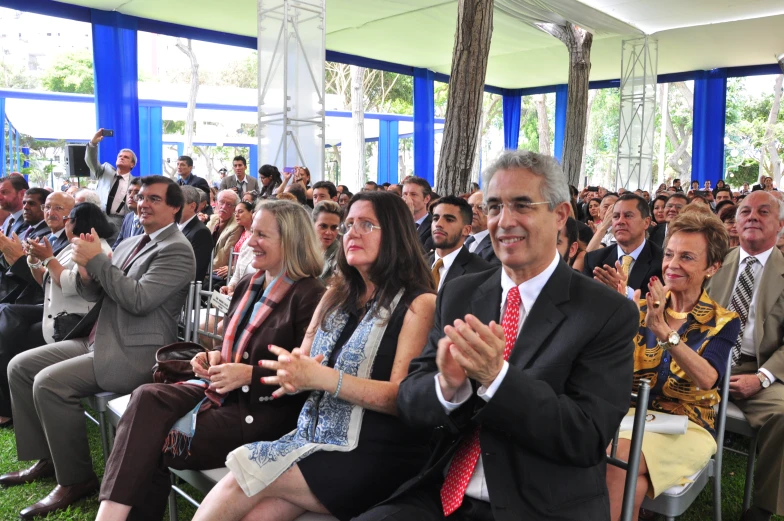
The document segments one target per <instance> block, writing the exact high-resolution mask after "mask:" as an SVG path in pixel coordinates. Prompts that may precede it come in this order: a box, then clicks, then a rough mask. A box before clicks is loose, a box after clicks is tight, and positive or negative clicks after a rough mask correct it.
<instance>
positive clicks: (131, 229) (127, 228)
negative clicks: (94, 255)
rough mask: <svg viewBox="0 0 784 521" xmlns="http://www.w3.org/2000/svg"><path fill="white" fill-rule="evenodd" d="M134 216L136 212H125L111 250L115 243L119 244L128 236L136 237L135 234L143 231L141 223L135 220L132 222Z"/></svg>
mask: <svg viewBox="0 0 784 521" xmlns="http://www.w3.org/2000/svg"><path fill="white" fill-rule="evenodd" d="M134 217H136V214H135V213H133V212H128V213H126V214H125V217H124V218H123V222H122V225H121V226H120V233H119V234H118V235H117V239H115V241H114V244H112V250H114V249H115V248H117V245H118V244H120V243H121V242H122V241H123V239H127V238H128V237H136V236H137V235H141V234H142V233H144V228H143V227H142V225H141V223H139V222H138V221H137V223H136V224H134V222H133V220H134Z"/></svg>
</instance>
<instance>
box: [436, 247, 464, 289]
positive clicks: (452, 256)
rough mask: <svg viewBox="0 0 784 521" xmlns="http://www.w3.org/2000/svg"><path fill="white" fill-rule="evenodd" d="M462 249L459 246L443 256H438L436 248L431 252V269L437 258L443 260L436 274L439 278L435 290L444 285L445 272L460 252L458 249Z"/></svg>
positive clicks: (447, 271)
mask: <svg viewBox="0 0 784 521" xmlns="http://www.w3.org/2000/svg"><path fill="white" fill-rule="evenodd" d="M462 249H463V247H462V246H460V247H459V248H457V249H456V250H455V251H453V252H452V253H449V254H447V255H446V256H444V257H439V256H438V250H436V251H434V252H433V253H434V255H433V264H432V265H431V266H430V269H431V270H432V269H433V268H434V267H435V265H436V262H438V259H441V260H442V261H444V264H443V266H441V267H440V268H439V269H438V276H439V277H440V278H439V279H438V287H437V288H436V291H440V290H441V286H443V285H444V279H445V278H446V274H447V273H449V268H451V267H452V264H454V262H455V259H456V258H457V255H458V254H459V253H460V250H462Z"/></svg>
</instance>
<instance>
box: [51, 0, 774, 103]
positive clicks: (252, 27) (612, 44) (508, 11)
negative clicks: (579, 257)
mask: <svg viewBox="0 0 784 521" xmlns="http://www.w3.org/2000/svg"><path fill="white" fill-rule="evenodd" d="M495 2H496V9H495V15H494V31H493V41H492V45H491V49H490V60H489V64H488V70H487V78H486V82H487V84H489V85H494V86H497V87H504V88H519V87H535V86H540V85H552V84H559V83H566V81H567V77H568V55H567V52H566V48H565V47H564V46H563V44H561V42H559V41H558V40H556V39H555V38H554V37H552V36H549V35H548V34H546V33H544V32H542V31H541V30H539V29H538V28H536V27H535V26H534V25H533V24H534V23H535V22H537V21H538V22H556V23H557V22H559V21H564V20H568V21H570V22H573V23H576V24H578V25H580V26H582V27H585V28H588V29H590V30H591V31H592V32H593V33H594V44H593V50H592V53H591V57H592V70H591V79H592V80H606V79H615V78H617V77H618V76H619V71H620V63H621V41H622V40H624V39H627V38H630V37H634V36H641V35H643V34H651V35H653V36H654V37H655V38H657V39H658V41H659V66H658V71H659V74H666V73H674V72H683V71H690V70H700V69H704V70H708V69H713V68H716V67H736V66H743V65H760V64H769V63H775V58H774V56H775V55H777V54H780V53H782V52H784V38H783V37H782V36H781V30H780V28H781V27H782V24H784V2H782V1H781V0H725V1H723V2H716V1H715V0H689V1H687V2H684V1H683V0H580V1H578V0H495ZM66 3H70V4H76V5H81V6H85V7H92V8H97V9H103V10H118V11H119V12H121V13H124V14H128V15H133V16H138V17H142V18H150V19H153V20H160V21H164V22H170V23H176V24H181V25H187V26H193V27H198V28H202V29H211V30H216V31H222V32H228V33H233V34H239V35H243V36H251V37H254V36H255V35H256V15H255V12H256V1H255V0H224V1H223V2H221V3H220V4H216V3H215V2H214V1H213V0H167V1H165V2H161V1H160V0H125V1H123V0H71V1H68V2H66ZM326 3H327V48H328V49H329V50H332V51H339V52H344V53H348V54H353V55H357V56H363V57H366V58H373V59H378V60H385V61H389V62H394V63H400V64H404V65H410V66H415V67H424V68H428V69H431V70H433V71H435V72H441V73H445V74H449V73H450V67H451V57H452V46H453V42H454V33H455V25H456V18H457V0H326ZM402 35H404V36H405V37H401V36H402Z"/></svg>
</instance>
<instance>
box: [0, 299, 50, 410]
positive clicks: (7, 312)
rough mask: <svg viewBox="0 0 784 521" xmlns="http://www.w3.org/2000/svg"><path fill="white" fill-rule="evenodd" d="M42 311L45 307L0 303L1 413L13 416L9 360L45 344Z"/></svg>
mask: <svg viewBox="0 0 784 521" xmlns="http://www.w3.org/2000/svg"><path fill="white" fill-rule="evenodd" d="M43 314H44V308H43V306H35V305H29V304H0V416H6V417H10V416H11V391H10V390H9V389H8V363H9V362H10V361H11V359H12V358H13V357H15V356H16V355H18V354H19V353H23V352H24V351H27V350H29V349H32V348H34V347H39V346H42V345H44V344H46V341H45V340H44V337H43V332H42V328H41V320H42V319H43Z"/></svg>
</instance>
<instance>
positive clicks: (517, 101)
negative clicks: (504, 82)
mask: <svg viewBox="0 0 784 521" xmlns="http://www.w3.org/2000/svg"><path fill="white" fill-rule="evenodd" d="M522 107H523V98H522V94H521V93H520V89H506V90H505V91H504V95H503V111H504V148H506V149H507V150H510V149H511V150H516V149H517V147H518V144H519V142H520V113H521V112H522Z"/></svg>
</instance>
